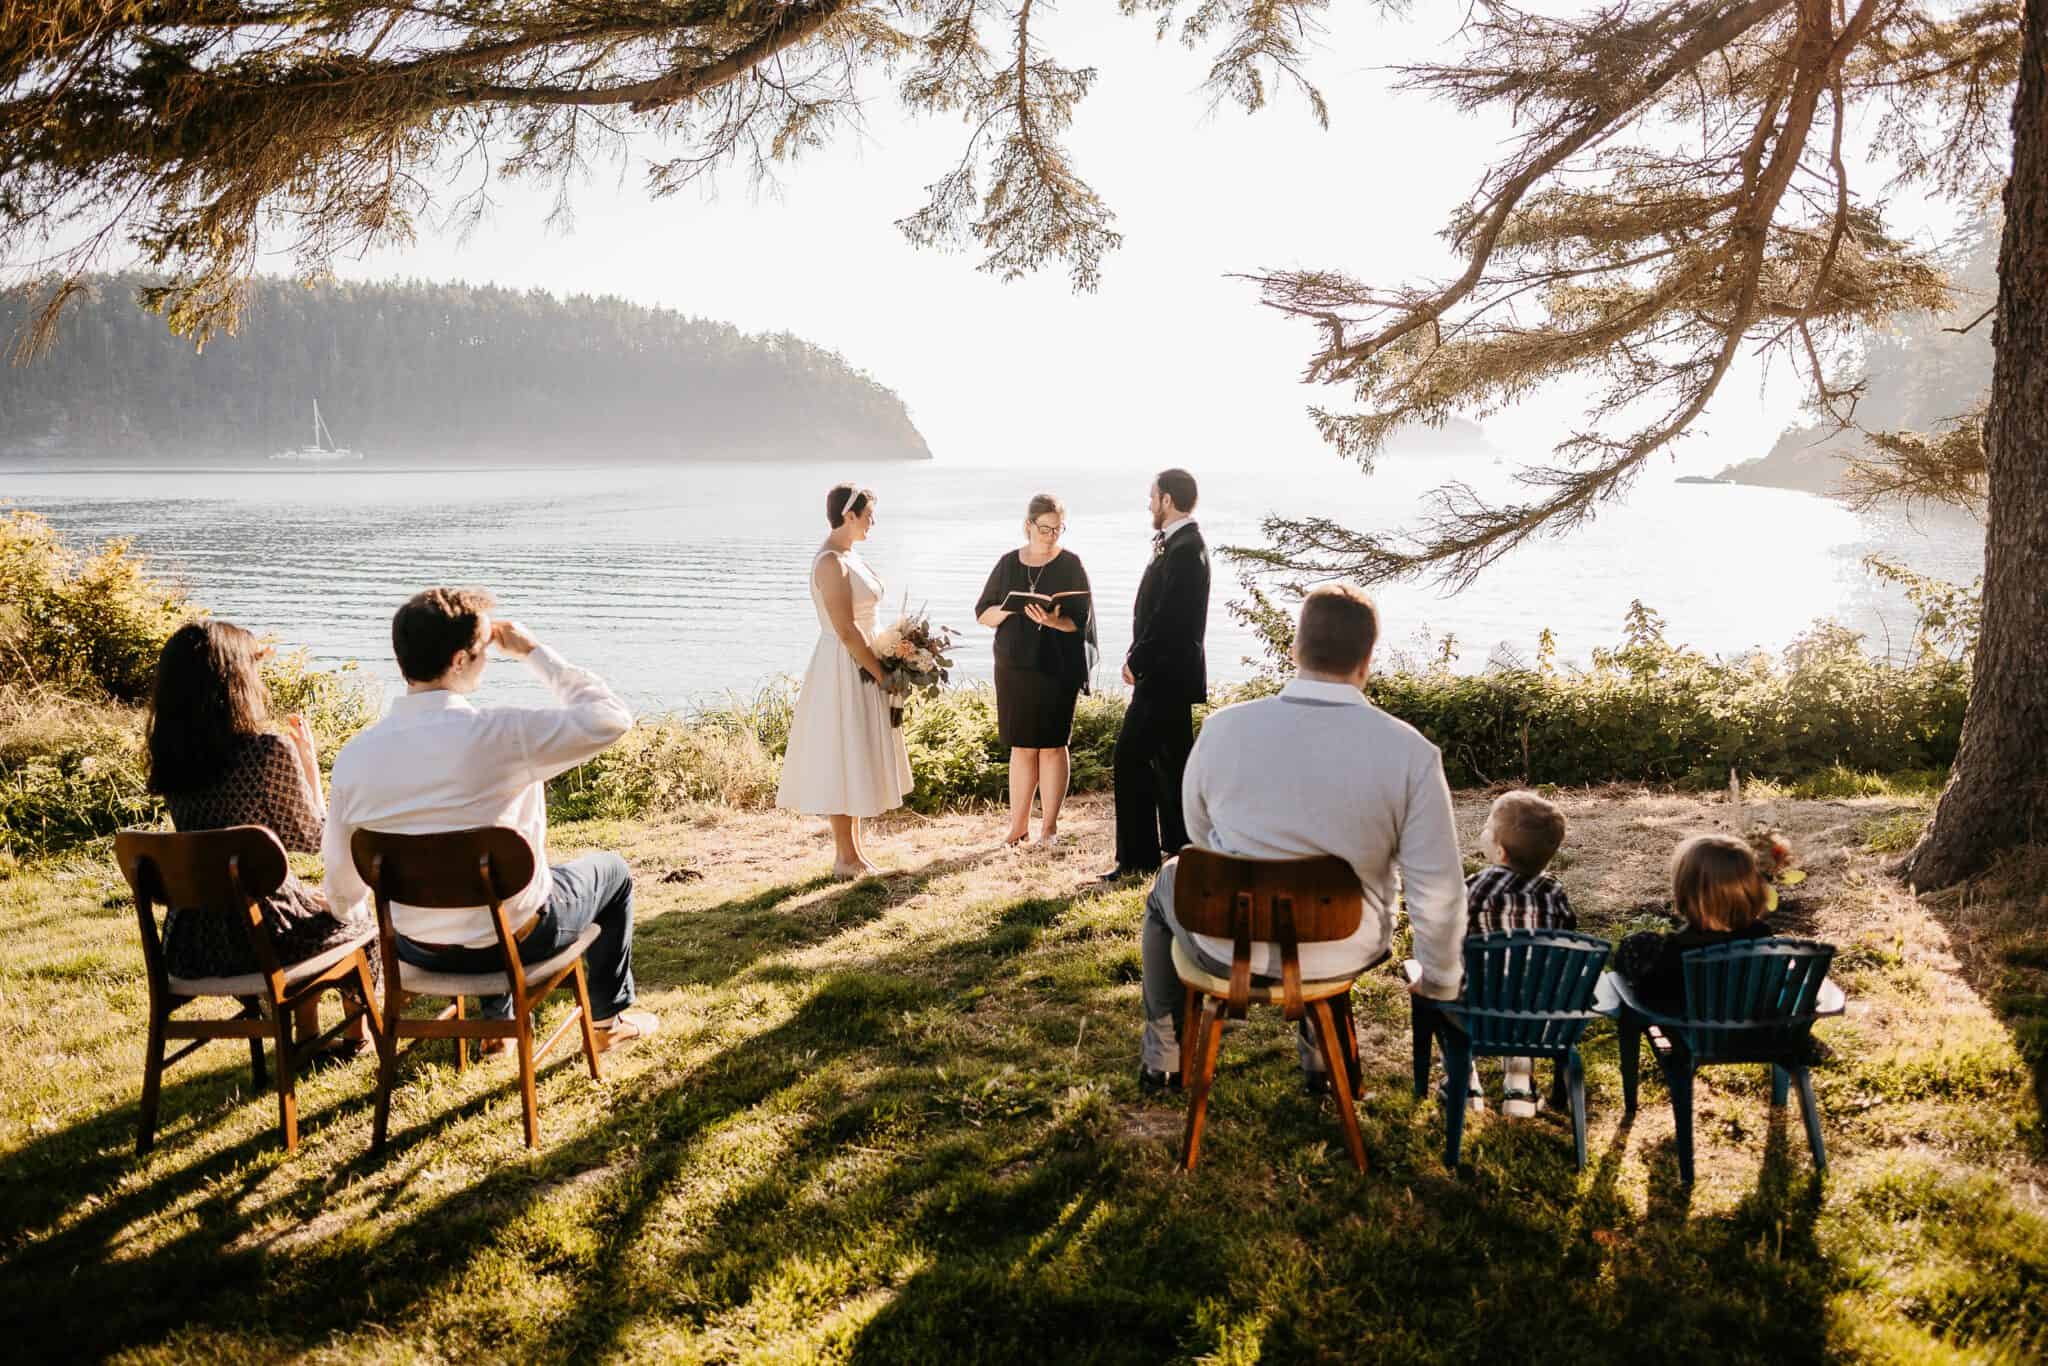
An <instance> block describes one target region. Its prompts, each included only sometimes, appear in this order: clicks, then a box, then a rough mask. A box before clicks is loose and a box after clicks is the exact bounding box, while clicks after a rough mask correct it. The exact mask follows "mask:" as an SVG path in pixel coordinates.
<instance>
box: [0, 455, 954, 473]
mask: <svg viewBox="0 0 2048 1366" xmlns="http://www.w3.org/2000/svg"><path fill="white" fill-rule="evenodd" d="M848 463H856V464H858V463H872V464H886V465H932V464H937V463H938V458H937V457H936V456H933V455H930V454H925V455H840V454H828V455H783V456H769V455H758V456H750V455H702V456H669V457H664V456H658V455H638V454H636V455H622V456H590V455H583V456H576V455H568V454H561V453H550V454H545V455H543V454H538V453H536V454H532V455H525V456H521V455H511V454H507V453H505V452H492V453H489V454H486V453H483V452H474V453H442V454H436V455H418V456H379V455H365V456H364V457H363V458H362V459H361V460H339V461H327V462H320V461H296V460H272V459H270V458H269V457H268V456H263V455H164V456H92V455H52V454H48V453H36V454H28V453H24V452H21V451H0V469H4V470H7V471H8V472H9V473H21V474H45V473H46V474H240V473H248V472H250V471H262V472H265V473H271V474H322V475H339V476H346V475H350V474H437V473H438V474H445V473H446V472H448V471H449V470H473V471H476V472H478V473H488V472H490V471H493V470H503V471H511V470H521V471H525V470H578V469H590V468H603V469H608V470H627V469H646V470H668V469H675V468H678V467H681V466H689V467H693V468H695V467H718V468H740V469H758V468H761V467H763V466H788V467H791V468H826V467H830V468H844V467H845V466H846V465H847V464H848Z"/></svg>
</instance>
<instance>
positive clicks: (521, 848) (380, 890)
mask: <svg viewBox="0 0 2048 1366" xmlns="http://www.w3.org/2000/svg"><path fill="white" fill-rule="evenodd" d="M349 856H350V857H351V858H352V859H353V860H354V861H355V865H356V875H357V876H359V877H360V878H362V880H363V881H364V882H366V883H368V884H369V886H370V890H371V892H372V893H374V895H375V900H376V903H377V932H378V935H379V936H380V938H381V939H382V941H383V952H384V956H385V966H386V969H387V972H386V976H387V978H388V979H389V981H391V982H392V983H396V982H397V981H398V980H399V977H398V957H397V955H398V939H397V931H396V929H395V928H394V926H393V925H392V923H391V903H392V902H394V901H397V902H402V903H404V904H405V905H407V906H421V907H426V908H428V909H432V910H452V909H457V908H460V907H464V906H485V907H488V908H489V911H490V917H491V924H492V926H493V927H494V928H495V929H496V930H497V933H498V942H499V943H500V944H501V945H502V946H503V947H504V950H505V958H506V967H507V969H508V970H509V971H510V972H511V973H512V974H513V975H514V976H515V977H516V976H518V974H519V971H520V962H519V945H518V942H517V940H515V939H514V938H513V935H512V927H511V925H510V924H509V923H508V922H507V921H506V919H505V909H504V905H503V902H504V900H505V898H507V897H509V896H512V895H514V894H515V893H517V892H518V891H519V889H520V888H522V887H524V886H525V885H526V884H527V883H529V882H531V881H532V880H533V871H534V859H533V846H531V845H529V844H528V843H527V842H526V837H525V836H524V835H522V834H520V833H519V832H518V831H517V830H513V829H511V828H510V827H508V826H503V825H479V826H474V827H472V828H470V829H468V830H441V831H436V832H435V833H433V834H430V835H394V834H390V833H388V832H386V831H382V830H358V831H356V832H355V835H354V836H353V837H352V838H350V840H349Z"/></svg>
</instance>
